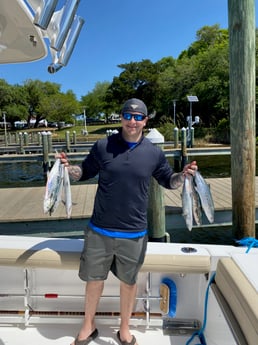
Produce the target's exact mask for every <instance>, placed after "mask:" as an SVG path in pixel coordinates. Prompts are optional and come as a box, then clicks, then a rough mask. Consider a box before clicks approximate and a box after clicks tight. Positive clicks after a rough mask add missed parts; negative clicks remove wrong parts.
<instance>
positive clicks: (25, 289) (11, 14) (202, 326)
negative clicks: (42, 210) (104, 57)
mask: <svg viewBox="0 0 258 345" xmlns="http://www.w3.org/2000/svg"><path fill="white" fill-rule="evenodd" d="M67 3H69V6H68V7H69V8H68V7H67V8H65V7H64V8H63V9H61V10H59V11H55V8H56V5H57V1H54V0H52V1H51V0H50V1H48V0H45V1H40V0H30V1H23V0H11V1H10V0H1V2H0V63H14V62H21V63H22V62H29V61H35V60H38V59H41V58H44V57H46V55H47V48H46V43H45V38H48V39H49V42H50V52H51V55H52V59H53V60H52V64H51V65H50V66H49V71H50V72H56V71H57V70H59V69H60V68H61V67H62V66H64V65H65V64H66V63H67V62H68V59H69V56H70V54H71V52H72V49H73V47H74V44H75V42H76V37H77V34H75V32H77V33H78V32H79V29H80V27H81V25H82V24H83V20H82V19H79V21H78V17H76V18H77V19H76V20H77V25H76V28H77V29H76V30H75V29H72V26H71V25H72V24H71V23H72V22H73V20H72V21H70V26H69V27H68V30H64V28H62V27H61V29H60V28H59V29H58V30H57V31H56V27H58V26H60V23H62V20H61V19H60V18H61V17H62V15H63V14H64V13H66V15H68V16H71V18H73V19H74V20H75V17H74V16H75V15H74V11H70V9H71V6H72V5H73V6H74V9H75V8H76V6H77V5H78V1H72V0H71V1H67ZM28 5H29V6H28ZM67 13H68V14H67ZM56 23H58V24H59V25H55V24H56ZM78 23H79V24H78ZM62 41H64V42H65V44H64V43H63V45H62V44H61V43H62ZM60 42H61V43H60ZM69 42H70V43H69ZM82 245H83V240H81V239H62V238H58V239H57V238H40V237H26V236H0V277H1V283H0V345H9V344H12V345H15V344H17V345H25V344H26V345H27V344H30V343H34V344H41V345H48V344H52V343H53V342H54V343H55V344H57V345H58V344H69V343H71V342H72V340H73V339H74V336H75V335H76V334H77V332H78V331H79V329H80V325H81V322H82V319H83V304H84V288H85V286H84V283H83V282H82V281H81V280H80V279H79V278H78V265H79V259H80V252H81V249H82ZM249 249H250V250H247V248H246V247H234V246H223V245H217V246H216V245H190V244H179V243H178V244H172V243H148V248H147V255H146V258H145V262H144V265H143V267H142V270H141V272H140V274H139V279H138V292H137V299H136V303H135V306H134V312H133V315H132V318H131V329H132V333H133V334H134V335H135V336H136V338H137V341H138V344H141V345H145V344H146V345H147V344H148V345H150V344H151V345H154V344H155V345H156V344H159V343H162V344H164V345H166V344H167V345H181V344H186V345H191V344H195V345H197V344H206V345H235V344H241V345H246V344H248V345H257V344H258V274H257V263H258V248H249ZM96 322H97V327H98V329H99V337H98V338H96V339H95V340H94V341H92V342H91V344H93V345H94V344H98V345H105V344H118V340H117V338H116V332H117V330H118V327H119V282H118V281H117V280H116V279H115V278H114V277H113V276H112V274H111V273H110V275H109V277H108V279H107V282H106V285H105V289H104V293H103V296H102V298H101V301H100V305H99V308H98V313H97V320H96Z"/></svg>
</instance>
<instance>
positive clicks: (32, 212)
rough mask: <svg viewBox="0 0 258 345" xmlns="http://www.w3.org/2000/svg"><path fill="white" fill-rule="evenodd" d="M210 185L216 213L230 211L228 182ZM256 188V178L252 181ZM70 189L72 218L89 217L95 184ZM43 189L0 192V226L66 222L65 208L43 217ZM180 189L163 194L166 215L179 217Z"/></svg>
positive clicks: (229, 179) (73, 186)
mask: <svg viewBox="0 0 258 345" xmlns="http://www.w3.org/2000/svg"><path fill="white" fill-rule="evenodd" d="M206 181H207V183H208V184H209V185H210V188H211V192H212V196H213V200H214V206H215V210H216V211H221V210H231V205H232V196H231V178H219V179H217V178H215V179H206ZM256 186H257V187H258V177H256ZM257 187H256V207H258V188H257ZM71 188H72V199H73V210H72V218H85V217H90V215H91V214H92V210H93V203H94V198H95V193H96V190H97V185H96V184H75V185H72V186H71ZM44 192H45V187H44V186H43V187H24V188H1V189H0V193H1V194H0V201H1V208H0V222H17V221H19V222H20V221H32V220H34V221H35V220H51V219H61V218H62V219H63V218H66V214H65V207H64V205H62V204H60V206H59V207H58V209H57V210H56V212H55V213H54V214H53V215H51V216H50V215H48V214H44V213H43V199H44ZM181 192H182V188H179V189H176V190H165V193H164V203H165V207H166V212H173V213H181V207H182V202H181Z"/></svg>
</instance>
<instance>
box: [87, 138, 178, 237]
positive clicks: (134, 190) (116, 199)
mask: <svg viewBox="0 0 258 345" xmlns="http://www.w3.org/2000/svg"><path fill="white" fill-rule="evenodd" d="M82 170H83V174H82V177H81V180H87V179H89V178H92V177H94V176H96V175H97V174H99V181H98V189H97V193H96V197H95V203H94V210H93V215H92V218H91V222H92V223H93V224H94V225H95V226H97V227H100V228H105V229H108V230H111V231H112V230H113V231H127V232H128V231H133V232H138V231H143V230H145V229H146V228H147V206H148V189H149V184H150V179H151V177H152V176H153V177H154V178H155V179H156V180H157V181H158V183H159V184H160V185H162V186H163V187H165V188H171V187H170V177H171V175H172V174H173V170H172V168H171V167H170V165H169V163H168V162H167V159H166V157H165V155H164V152H163V151H162V150H161V149H160V148H159V147H157V146H155V145H153V144H152V143H151V142H150V141H149V139H147V138H145V137H144V136H143V137H142V138H141V140H140V142H139V143H137V144H136V145H135V146H134V147H133V148H129V146H128V143H127V142H125V141H124V140H123V138H122V136H121V133H118V134H113V135H111V136H109V137H107V138H105V139H101V140H98V141H97V142H96V143H95V144H94V146H93V147H92V149H91V151H90V153H89V155H88V156H87V157H86V159H85V160H84V161H83V163H82Z"/></svg>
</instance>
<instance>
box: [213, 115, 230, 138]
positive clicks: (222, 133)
mask: <svg viewBox="0 0 258 345" xmlns="http://www.w3.org/2000/svg"><path fill="white" fill-rule="evenodd" d="M214 141H215V142H219V143H223V144H229V143H230V121H229V119H228V118H227V119H226V118H224V119H221V120H220V121H219V123H218V125H217V127H216V128H215V129H214Z"/></svg>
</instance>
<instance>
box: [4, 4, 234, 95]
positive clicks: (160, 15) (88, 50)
mask: <svg viewBox="0 0 258 345" xmlns="http://www.w3.org/2000/svg"><path fill="white" fill-rule="evenodd" d="M59 4H60V2H59ZM77 14H79V15H80V16H82V17H83V18H84V19H85V24H84V26H83V28H82V31H81V34H80V37H79V39H78V41H77V44H76V46H75V49H74V51H73V54H72V56H71V58H70V61H69V63H68V65H67V66H66V67H63V68H62V69H61V70H60V71H58V72H57V73H55V74H49V73H48V72H47V67H48V65H49V64H50V63H51V57H50V55H48V56H47V57H46V58H45V59H43V60H41V61H38V62H32V63H26V64H12V65H10V64H9V65H0V78H3V79H5V80H6V81H7V82H8V83H9V84H23V83H24V81H26V80H27V79H39V80H42V81H50V82H54V83H58V84H60V85H61V91H63V92H66V91H67V90H69V89H71V90H73V91H74V93H75V94H76V96H77V98H78V100H80V98H81V96H83V95H86V94H87V93H88V92H90V91H92V90H93V88H94V86H95V84H96V83H97V82H104V81H109V82H112V79H113V77H114V76H118V75H119V74H120V72H121V70H120V69H119V68H118V67H117V65H119V64H122V63H129V62H132V61H133V62H137V61H141V60H143V59H150V60H151V61H152V62H157V61H158V60H160V59H161V58H163V57H166V56H172V57H174V58H177V57H178V55H179V54H180V53H181V52H182V51H183V50H185V49H187V48H188V47H189V45H190V44H191V43H192V42H194V41H195V40H196V32H197V30H199V29H200V28H201V27H203V26H204V25H209V26H210V25H214V24H219V25H220V27H221V28H228V10H227V0H159V1H156V0H81V2H80V5H79V8H78V10H77Z"/></svg>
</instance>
